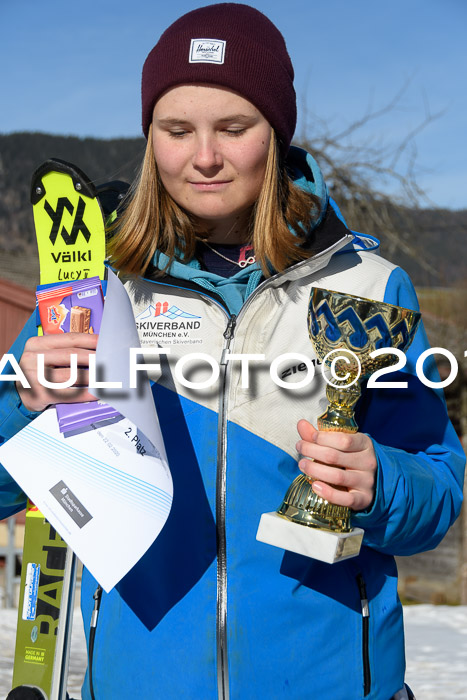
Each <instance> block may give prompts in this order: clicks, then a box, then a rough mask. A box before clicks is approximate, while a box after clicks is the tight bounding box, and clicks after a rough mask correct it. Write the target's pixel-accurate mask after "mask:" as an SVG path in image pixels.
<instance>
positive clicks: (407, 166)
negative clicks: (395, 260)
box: [296, 82, 441, 273]
mask: <svg viewBox="0 0 467 700" xmlns="http://www.w3.org/2000/svg"><path fill="white" fill-rule="evenodd" d="M408 85H409V83H408V82H407V83H406V84H404V85H403V86H402V88H401V89H400V90H399V91H398V93H397V94H396V95H395V96H394V97H393V98H392V99H391V100H390V101H389V102H388V103H386V104H385V105H383V106H382V107H380V108H373V107H372V105H371V103H370V104H369V105H368V107H367V109H366V110H365V112H364V114H363V115H362V117H361V118H359V119H357V120H355V121H353V122H352V123H351V124H349V125H348V126H346V127H345V128H343V129H341V130H340V131H337V132H336V131H335V130H333V129H332V127H330V126H329V124H328V123H327V122H326V121H324V120H323V119H320V118H319V117H317V116H316V115H314V114H310V113H309V112H308V111H307V108H306V105H304V106H303V107H302V111H303V113H304V114H305V119H304V124H305V126H304V127H303V129H302V134H301V135H300V136H299V137H298V139H296V141H297V143H298V144H299V145H300V146H302V147H303V148H305V149H306V150H309V151H310V152H311V153H313V155H314V156H315V157H316V159H317V161H318V162H319V164H320V167H321V168H322V170H323V174H324V177H325V179H326V181H327V183H328V186H329V188H330V191H331V194H332V196H333V197H334V199H335V200H336V201H337V202H338V203H339V206H340V207H341V208H342V212H343V214H344V216H345V218H346V221H347V223H348V224H349V226H350V227H351V228H353V229H354V230H357V231H368V232H371V231H372V230H373V231H377V232H378V235H379V236H381V238H382V239H383V240H384V244H385V250H386V253H387V255H388V256H389V257H392V256H393V255H394V253H395V252H397V251H398V250H400V251H402V252H404V253H405V254H406V255H408V256H409V257H411V258H416V259H417V262H418V264H419V265H420V266H422V267H423V268H424V269H425V270H426V271H427V272H429V273H434V272H436V271H435V270H434V268H433V266H432V265H431V264H430V263H429V262H428V261H427V260H426V259H425V258H424V256H423V255H422V256H421V255H420V253H421V250H420V247H419V246H418V245H417V237H416V236H415V235H414V234H415V224H414V217H413V210H414V209H416V208H418V207H420V206H421V205H422V204H424V205H425V206H427V205H429V204H430V202H429V200H428V197H427V196H426V193H425V192H424V190H423V189H422V188H421V187H420V185H419V183H418V182H417V148H416V143H415V137H416V136H417V135H418V134H419V133H420V132H421V131H423V130H424V129H425V128H426V127H427V126H428V125H429V124H431V122H433V121H434V120H435V119H437V118H439V117H440V115H441V113H438V114H431V112H430V109H429V106H428V103H427V101H426V100H425V114H424V116H423V118H422V119H421V120H420V122H419V123H418V124H417V126H416V127H415V128H413V129H412V130H410V131H409V132H408V133H407V134H406V135H405V136H404V138H403V139H402V141H400V142H399V143H397V144H395V145H394V144H388V143H387V142H385V141H384V140H381V139H380V140H378V141H376V140H373V141H371V140H368V138H365V140H364V139H363V136H362V131H363V129H364V128H365V129H366V130H367V127H368V125H369V123H370V122H377V121H378V119H381V118H383V117H385V116H387V115H390V114H391V113H392V112H394V111H395V110H396V109H397V108H398V107H399V105H400V102H401V100H402V97H403V96H404V94H405V93H406V91H407V88H408ZM311 125H312V126H311ZM310 135H311V136H310ZM388 190H395V191H397V192H398V194H397V195H394V196H390V195H388ZM408 210H411V211H412V216H408V215H407V212H408Z"/></svg>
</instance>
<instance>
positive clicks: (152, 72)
mask: <svg viewBox="0 0 467 700" xmlns="http://www.w3.org/2000/svg"><path fill="white" fill-rule="evenodd" d="M293 78H294V71H293V67H292V63H291V61H290V57H289V54H288V53H287V48H286V45H285V41H284V37H283V36H282V34H281V33H280V32H279V30H278V29H277V27H275V26H274V24H273V23H272V22H271V21H270V20H269V19H268V18H267V17H266V16H265V15H263V14H262V13H261V12H259V11H258V10H256V9H255V8H253V7H250V6H249V5H241V4H238V3H231V2H227V3H221V4H218V5H209V6H208V7H201V8H199V9H197V10H193V11H191V12H188V13H187V14H186V15H183V16H182V17H180V19H178V20H177V21H176V22H174V23H173V24H172V25H171V26H170V27H169V28H168V29H167V30H166V31H165V32H164V33H163V34H162V36H161V38H160V39H159V41H158V43H157V44H156V45H155V47H154V48H153V49H152V51H151V52H150V53H149V55H148V57H147V59H146V61H145V63H144V66H143V77H142V87H141V94H142V103H143V104H142V106H143V132H144V135H145V136H146V138H147V136H148V131H149V125H150V124H151V122H152V113H153V109H154V105H155V104H156V102H157V100H158V99H159V97H160V96H161V95H162V93H163V92H165V90H167V89H168V88H171V87H174V86H175V85H181V84H183V83H208V84H212V85H221V86H223V87H226V88H229V89H230V90H234V91H235V92H238V93H239V94H240V95H242V97H245V98H246V99H247V100H249V101H250V102H252V103H253V104H254V105H255V107H257V109H259V111H260V112H261V113H262V114H263V116H264V117H266V119H267V120H268V122H269V123H270V124H271V126H272V127H273V129H274V131H275V132H276V135H277V137H278V139H279V144H280V147H281V152H282V154H283V155H285V154H286V153H287V151H288V150H289V146H290V142H291V140H292V136H293V134H294V131H295V124H296V120H297V109H296V98H295V90H294V87H293Z"/></svg>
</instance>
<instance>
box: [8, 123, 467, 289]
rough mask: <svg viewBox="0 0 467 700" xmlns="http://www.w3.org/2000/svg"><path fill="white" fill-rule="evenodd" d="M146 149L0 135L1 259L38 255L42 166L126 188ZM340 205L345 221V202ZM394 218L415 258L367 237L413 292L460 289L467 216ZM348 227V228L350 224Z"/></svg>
mask: <svg viewBox="0 0 467 700" xmlns="http://www.w3.org/2000/svg"><path fill="white" fill-rule="evenodd" d="M144 148H145V141H144V139H143V138H133V139H131V138H125V139H123V138H122V139H112V140H104V139H93V138H85V139H82V138H77V137H73V136H69V137H66V136H53V135H50V134H42V133H16V134H3V135H2V134H0V253H1V252H3V253H10V254H11V253H15V252H17V253H23V256H24V257H26V256H27V257H29V255H35V254H36V248H35V235H34V226H33V219H32V208H31V205H30V202H29V188H30V182H31V176H32V173H33V172H34V170H35V169H36V168H37V167H38V166H39V165H40V164H41V163H43V162H44V161H45V160H47V159H48V158H53V157H56V158H61V159H63V160H67V161H70V162H72V163H74V164H76V165H77V166H78V167H79V168H81V169H82V170H83V171H84V172H85V173H86V174H87V175H88V176H89V177H90V178H91V179H92V180H94V181H95V182H96V184H101V183H103V182H106V181H109V180H125V181H127V182H130V181H131V180H132V179H133V178H134V176H135V174H136V171H137V169H138V167H139V164H140V162H141V160H142V157H143V153H144ZM331 194H332V193H331ZM338 204H339V205H340V207H341V209H342V211H343V213H344V215H346V206H345V202H338ZM397 216H398V221H399V222H400V223H399V224H398V231H399V235H400V239H401V242H402V243H404V242H406V243H409V244H410V248H411V249H412V250H413V251H414V252H415V254H412V255H408V254H407V253H406V252H403V247H404V246H403V245H402V246H401V247H399V248H394V242H392V243H391V244H390V245H389V242H388V241H385V240H384V237H383V236H381V234H380V233H378V231H365V233H370V234H373V235H375V236H377V237H379V238H380V240H381V252H382V254H383V255H386V256H387V257H389V258H390V259H391V260H392V261H393V262H395V263H396V264H399V265H401V266H402V267H403V268H404V269H406V270H407V272H409V274H410V275H411V277H412V279H413V281H414V283H415V285H416V286H423V287H427V286H436V287H438V286H440V287H458V286H461V287H464V286H465V280H466V278H467V274H466V272H467V263H466V256H465V255H464V251H465V240H466V238H465V234H466V230H467V210H461V211H451V210H441V209H410V208H398V213H397ZM348 223H349V225H350V226H352V221H351V220H348ZM413 231H416V232H417V233H416V234H414V233H413ZM24 254H25V255H24ZM23 256H22V257H23ZM421 262H422V263H423V264H421Z"/></svg>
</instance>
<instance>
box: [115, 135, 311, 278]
mask: <svg viewBox="0 0 467 700" xmlns="http://www.w3.org/2000/svg"><path fill="white" fill-rule="evenodd" d="M126 202H127V206H126V207H125V209H124V210H123V212H122V214H121V215H120V216H119V217H118V219H117V220H116V221H115V222H114V223H113V224H112V225H111V226H110V229H109V230H110V233H111V234H113V235H112V238H111V240H110V242H109V255H110V261H111V263H112V265H114V267H116V268H117V269H120V270H122V271H123V272H125V273H129V274H135V275H142V274H143V273H144V272H145V270H146V269H147V267H148V265H149V264H150V263H151V261H152V259H153V256H154V253H155V252H156V250H159V251H161V252H163V253H165V255H166V256H167V257H168V258H169V262H168V264H167V266H166V269H167V268H168V267H169V266H170V263H171V262H172V260H173V259H177V260H182V261H184V262H187V261H189V260H191V259H192V258H193V256H194V255H195V247H196V242H197V241H198V240H200V239H201V240H202V239H207V236H208V234H207V232H206V230H205V229H203V228H201V226H200V224H199V222H198V221H197V219H196V217H195V216H193V215H192V214H190V213H189V212H187V211H185V210H184V209H183V208H182V207H180V206H179V205H178V204H177V203H176V202H175V201H174V200H173V199H172V197H171V196H170V195H169V193H168V192H167V190H166V189H165V187H164V185H163V184H162V181H161V179H160V176H159V172H158V169H157V164H156V161H155V158H154V152H153V148H152V125H151V126H150V128H149V134H148V143H147V147H146V153H145V156H144V160H143V163H142V166H141V169H140V172H139V176H138V177H137V179H136V180H135V182H134V184H133V185H132V187H131V188H130V191H129V193H128V195H127V198H126ZM319 214H320V206H319V199H318V197H316V196H315V195H313V194H311V193H309V192H305V191H304V190H302V189H301V188H300V187H297V186H296V185H295V184H294V183H293V182H292V180H291V179H290V177H289V175H288V174H287V171H286V168H285V166H284V165H281V164H280V161H279V148H278V144H277V139H276V136H275V133H274V131H273V132H272V136H271V140H270V145H269V152H268V158H267V162H266V169H265V175H264V182H263V186H262V188H261V191H260V194H259V196H258V199H257V201H256V203H255V205H254V207H253V210H252V213H251V216H250V222H249V242H250V243H251V244H252V245H253V248H254V251H255V255H256V259H257V261H258V262H259V263H260V265H261V268H262V270H263V274H264V275H265V276H269V275H270V274H271V270H273V271H276V272H282V271H283V270H285V269H286V268H287V267H288V266H289V265H291V264H293V263H295V262H298V261H300V260H304V259H305V258H307V257H309V256H310V251H309V250H307V249H306V248H305V247H303V244H304V243H305V242H306V239H307V235H306V234H307V232H308V231H309V229H310V228H311V226H312V224H313V222H314V221H316V220H317V218H318V216H319Z"/></svg>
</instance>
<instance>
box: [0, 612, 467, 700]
mask: <svg viewBox="0 0 467 700" xmlns="http://www.w3.org/2000/svg"><path fill="white" fill-rule="evenodd" d="M16 616H17V611H16V610H13V609H1V610H0V697H5V696H6V695H7V693H8V691H9V690H10V688H11V678H12V668H13V656H14V645H15V631H16ZM404 618H405V636H406V653H407V674H406V680H407V683H408V684H409V685H410V686H411V688H412V690H413V691H414V692H415V694H416V697H417V700H460V699H465V700H467V606H466V605H461V606H445V605H438V606H434V605H410V606H405V607H404ZM85 668H86V651H85V645H84V632H83V625H82V622H81V616H80V614H79V611H78V610H76V611H75V616H74V626H73V636H72V645H71V656H70V674H69V683H68V692H69V694H70V697H71V698H74V699H75V700H80V699H81V693H80V687H81V684H82V682H83V677H84V671H85ZM381 700H386V698H381Z"/></svg>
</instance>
